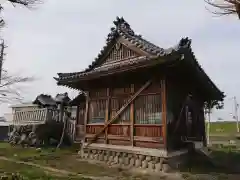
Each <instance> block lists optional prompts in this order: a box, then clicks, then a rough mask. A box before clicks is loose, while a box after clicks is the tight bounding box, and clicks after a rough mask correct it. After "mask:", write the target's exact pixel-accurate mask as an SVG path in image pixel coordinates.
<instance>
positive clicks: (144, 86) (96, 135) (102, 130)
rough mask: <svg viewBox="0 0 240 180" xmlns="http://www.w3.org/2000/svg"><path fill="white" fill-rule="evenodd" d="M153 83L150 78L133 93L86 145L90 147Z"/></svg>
mask: <svg viewBox="0 0 240 180" xmlns="http://www.w3.org/2000/svg"><path fill="white" fill-rule="evenodd" d="M151 83H152V80H148V81H147V82H146V83H145V84H144V85H143V86H142V87H141V88H140V89H139V90H138V91H137V92H136V93H135V94H134V95H132V96H131V97H130V98H129V99H128V101H127V102H126V103H125V104H124V105H123V106H122V107H121V109H119V110H118V111H117V113H116V115H115V116H114V117H112V119H110V120H109V121H108V122H107V123H106V124H105V125H104V127H103V128H102V129H101V130H100V131H99V132H98V133H97V134H95V136H94V137H93V139H91V141H90V142H88V144H87V145H86V146H85V147H88V146H89V145H90V144H92V143H93V141H95V140H96V139H97V137H98V136H99V135H100V134H101V133H103V132H104V131H105V129H106V128H107V127H108V126H109V125H110V124H112V123H113V122H114V121H115V120H116V119H117V118H118V116H119V115H120V114H121V113H122V112H123V111H124V110H125V109H126V108H127V107H128V105H130V103H131V102H132V101H134V100H135V99H136V98H137V97H138V95H139V94H140V93H141V92H142V91H143V90H144V89H146V88H147V87H148V86H149V85H150V84H151Z"/></svg>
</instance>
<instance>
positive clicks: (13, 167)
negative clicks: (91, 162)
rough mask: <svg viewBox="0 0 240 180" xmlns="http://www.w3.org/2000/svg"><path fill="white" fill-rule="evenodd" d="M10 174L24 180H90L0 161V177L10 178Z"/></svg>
mask: <svg viewBox="0 0 240 180" xmlns="http://www.w3.org/2000/svg"><path fill="white" fill-rule="evenodd" d="M12 174H15V175H20V176H21V177H22V178H23V179H24V180H35V179H36V180H64V179H68V180H91V179H87V178H81V177H76V176H75V177H74V176H62V175H61V176H60V175H57V174H53V173H49V172H45V171H43V170H41V169H39V168H35V167H31V166H27V165H23V164H17V163H14V162H8V161H3V160H0V175H1V176H3V175H4V176H7V177H11V176H12Z"/></svg>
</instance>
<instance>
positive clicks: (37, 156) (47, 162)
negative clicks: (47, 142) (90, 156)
mask: <svg viewBox="0 0 240 180" xmlns="http://www.w3.org/2000/svg"><path fill="white" fill-rule="evenodd" d="M0 156H4V157H7V158H10V159H15V160H18V161H24V162H31V163H35V164H39V165H42V166H46V167H51V168H55V169H60V170H65V171H69V172H72V173H76V174H82V175H85V176H93V177H104V176H107V177H114V178H115V177H116V178H117V177H121V178H122V179H123V178H126V179H129V178H130V179H134V178H133V177H136V178H137V177H139V176H138V175H132V174H131V173H128V172H124V171H122V170H121V169H118V168H109V167H107V166H104V165H102V164H96V163H95V164H92V163H88V162H84V161H80V160H78V158H77V152H76V150H74V149H71V148H70V149H69V148H65V149H64V148H63V149H60V150H55V149H53V148H42V149H41V151H37V150H36V149H35V148H22V147H20V146H16V147H11V146H10V145H9V144H8V143H0ZM16 166H17V165H16ZM0 169H1V166H0ZM16 169H18V167H17V168H16ZM34 171H35V169H34V170H33V172H34ZM33 174H35V173H33ZM36 174H38V173H36ZM143 178H144V177H141V178H140V179H143ZM140 179H139V180H140ZM145 179H146V178H145Z"/></svg>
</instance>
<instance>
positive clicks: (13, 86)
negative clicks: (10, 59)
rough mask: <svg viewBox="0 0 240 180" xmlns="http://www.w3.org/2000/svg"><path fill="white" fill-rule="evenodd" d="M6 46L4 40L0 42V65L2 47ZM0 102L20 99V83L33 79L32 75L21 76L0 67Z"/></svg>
mask: <svg viewBox="0 0 240 180" xmlns="http://www.w3.org/2000/svg"><path fill="white" fill-rule="evenodd" d="M5 48H6V46H5V44H4V41H3V40H2V42H1V43H0V67H2V64H3V60H4V55H5V54H4V49H5ZM0 73H1V75H0V103H3V102H11V101H21V100H22V96H21V93H20V92H21V89H20V87H19V85H20V84H24V83H27V82H30V81H33V80H34V78H33V77H22V76H20V75H13V74H10V73H9V72H8V71H6V70H4V69H2V68H1V69H0Z"/></svg>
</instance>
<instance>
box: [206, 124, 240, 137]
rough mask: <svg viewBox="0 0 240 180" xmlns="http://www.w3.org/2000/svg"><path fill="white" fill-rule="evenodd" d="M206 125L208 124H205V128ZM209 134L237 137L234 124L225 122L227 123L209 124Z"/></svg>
mask: <svg viewBox="0 0 240 180" xmlns="http://www.w3.org/2000/svg"><path fill="white" fill-rule="evenodd" d="M207 125H208V123H207V122H206V127H207ZM206 129H207V128H206ZM210 134H212V135H218V134H223V135H225V134H226V135H237V129H236V122H227V121H218V122H211V123H210Z"/></svg>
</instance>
